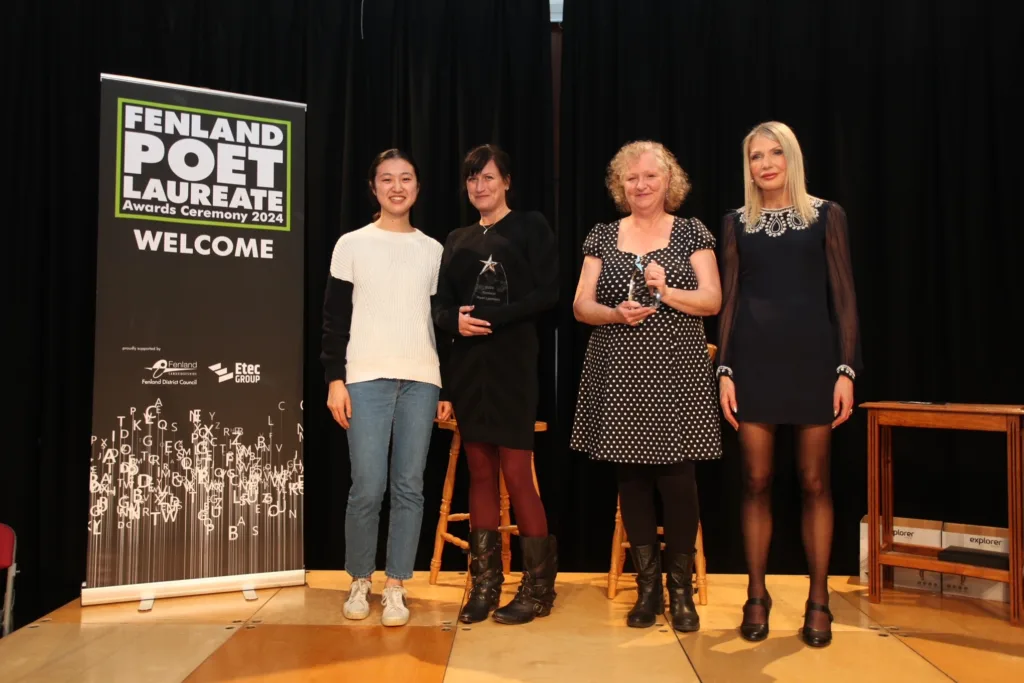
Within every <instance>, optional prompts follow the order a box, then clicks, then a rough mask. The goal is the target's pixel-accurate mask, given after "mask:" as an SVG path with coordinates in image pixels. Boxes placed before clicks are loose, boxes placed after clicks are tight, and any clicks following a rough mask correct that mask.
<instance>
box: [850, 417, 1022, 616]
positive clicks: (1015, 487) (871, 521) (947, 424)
mask: <svg viewBox="0 0 1024 683" xmlns="http://www.w3.org/2000/svg"><path fill="white" fill-rule="evenodd" d="M861 407H862V408H864V409H866V410H867V412H868V585H869V588H868V596H869V599H870V601H871V602H880V601H881V599H882V588H883V587H885V588H891V587H892V579H893V567H907V568H910V569H918V570H924V571H932V572H944V573H946V574H959V575H961V576H973V577H977V578H982V579H989V580H991V581H1001V582H1002V583H1008V584H1010V623H1011V624H1013V625H1014V626H1017V625H1019V624H1020V621H1021V612H1022V609H1024V576H1022V575H1024V491H1022V489H1024V468H1022V465H1021V447H1022V444H1021V420H1022V419H1024V406H1013V405H972V404H962V403H961V404H957V403H950V404H928V403H913V402H898V401H886V402H875V403H864V404H861ZM893 427H919V428H926V429H958V430H966V431H983V432H1005V433H1006V469H1007V480H1008V482H1007V486H1008V489H1009V496H1008V500H1009V533H1010V539H1009V541H1010V569H1009V571H1007V570H1004V569H992V568H989V567H977V566H974V565H969V564H961V563H958V562H945V561H942V560H939V559H938V555H939V549H938V548H922V547H918V546H910V545H905V544H901V543H894V542H893V482H892V428H893Z"/></svg>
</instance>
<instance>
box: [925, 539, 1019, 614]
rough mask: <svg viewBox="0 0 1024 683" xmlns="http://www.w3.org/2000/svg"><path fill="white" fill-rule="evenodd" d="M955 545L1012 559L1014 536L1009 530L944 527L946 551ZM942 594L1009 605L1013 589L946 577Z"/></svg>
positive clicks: (943, 577)
mask: <svg viewBox="0 0 1024 683" xmlns="http://www.w3.org/2000/svg"><path fill="white" fill-rule="evenodd" d="M951 545H955V546H959V547H961V548H977V549H978V550H987V551H989V552H997V553H1000V554H1003V555H1009V554H1010V534H1009V532H1008V531H1007V530H1006V529H1000V528H997V527H987V526H971V525H968V524H943V525H942V547H943V548H948V547H949V546H951ZM942 594H943V595H960V596H963V597H967V598H975V599H977V600H992V601H995V602H1006V603H1009V602H1010V585H1009V584H1007V583H1001V582H999V581H990V580H988V579H977V578H974V577H971V576H960V575H959V574H943V575H942Z"/></svg>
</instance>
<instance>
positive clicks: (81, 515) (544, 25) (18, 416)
mask: <svg viewBox="0 0 1024 683" xmlns="http://www.w3.org/2000/svg"><path fill="white" fill-rule="evenodd" d="M7 13H10V15H9V17H5V19H7V18H9V19H10V20H9V21H5V22H4V24H5V29H9V30H5V31H4V35H5V37H6V38H7V39H6V40H4V41H3V42H4V45H5V49H8V50H9V51H10V54H11V55H12V60H11V61H5V62H4V63H5V64H10V65H13V68H11V69H10V70H9V76H10V77H11V78H13V79H14V83H13V84H12V85H11V86H9V88H10V90H9V92H10V93H11V94H12V97H11V98H7V100H5V102H7V104H6V106H5V107H4V109H5V110H6V111H5V116H6V115H7V114H8V113H13V117H12V121H13V122H14V123H13V124H12V126H11V127H6V128H5V132H6V133H7V138H8V141H9V143H10V144H13V146H14V155H13V157H12V159H13V161H9V163H8V164H5V167H9V168H10V169H11V170H13V171H14V173H12V174H11V175H12V179H11V183H10V184H7V183H5V188H7V189H8V191H9V193H10V194H9V195H8V199H9V200H11V201H9V206H10V207H11V208H13V209H14V211H15V213H14V215H13V217H12V220H11V222H10V223H8V231H7V234H8V235H9V236H10V238H11V239H13V245H14V247H15V248H14V249H13V250H12V251H10V252H9V253H8V259H7V266H6V268H5V271H6V273H5V275H6V276H8V277H10V284H9V285H8V287H7V288H6V291H7V292H8V297H7V303H6V305H5V314H6V315H5V319H6V320H8V321H10V322H9V327H8V328H7V329H8V330H9V331H10V332H9V334H8V335H6V336H7V337H8V338H9V339H12V340H13V342H14V344H13V346H14V350H13V352H12V355H11V356H9V359H10V360H11V362H9V363H8V368H9V370H8V371H9V372H10V373H11V374H12V375H13V377H12V378H11V379H12V380H13V381H12V383H11V384H10V385H9V386H10V387H11V390H10V391H9V394H8V395H9V399H10V404H11V409H10V410H8V411H5V413H6V414H5V424H4V433H5V434H7V435H9V436H10V437H11V438H10V440H9V441H8V443H7V447H6V448H5V449H4V451H3V455H2V456H0V457H2V458H3V471H4V482H3V483H4V486H3V489H2V492H0V520H2V521H3V522H4V523H7V524H10V525H11V526H12V527H14V528H15V530H16V532H17V533H18V535H19V553H18V554H19V560H20V561H19V565H20V569H21V574H20V575H19V576H18V579H17V595H18V601H17V606H16V610H15V612H16V623H17V625H18V626H20V625H23V624H25V623H27V622H28V621H30V620H32V619H35V618H38V617H39V616H41V615H42V614H45V613H46V612H48V611H50V610H52V609H54V608H56V607H58V606H59V605H61V604H63V603H65V602H67V601H68V600H71V599H74V598H75V597H76V596H77V595H78V592H79V590H80V586H81V582H82V581H83V579H84V577H85V549H86V538H87V537H86V521H87V513H88V481H89V471H88V462H89V450H88V449H89V435H90V416H91V406H90V404H91V396H92V382H93V378H92V354H93V315H94V310H95V281H96V264H95V256H96V214H97V184H98V181H97V166H98V162H97V153H98V130H99V114H98V104H99V97H98V95H99V74H100V73H101V72H108V73H114V74H122V75H128V76H135V77H139V78H148V79H153V80H160V81H167V82H172V83H180V84H185V85H193V86H199V87H207V88H214V89H218V90H226V91H230V92H238V93H243V94H249V95H257V96H261V97H271V98H279V99H286V100H293V101H300V102H306V103H307V104H308V111H307V131H308V132H307V152H306V157H307V173H306V176H307V193H306V202H305V210H306V225H307V251H306V254H307V280H306V285H307V290H306V291H307V297H306V334H307V345H306V351H307V353H306V361H305V369H306V370H305V377H306V392H305V407H306V409H305V453H306V457H305V467H306V471H305V482H306V486H307V487H308V488H307V491H306V500H307V501H308V502H307V507H306V510H305V519H306V528H305V534H306V541H305V547H306V566H307V567H308V568H313V569H317V568H321V569H340V568H342V567H343V566H344V549H345V539H344V510H345V501H346V496H347V491H348V487H349V483H350V478H349V472H348V451H347V444H346V441H345V437H344V432H343V431H342V430H341V428H340V427H338V426H337V425H336V424H334V423H333V421H331V419H330V416H329V413H328V412H327V410H326V407H325V406H324V403H325V401H326V387H325V386H324V381H323V371H322V369H321V367H320V363H319V352H320V334H319V329H320V321H321V306H322V300H323V290H324V284H325V282H326V274H327V270H328V265H329V262H330V255H331V250H332V249H333V247H334V242H335V241H336V240H337V239H338V237H339V236H340V235H341V234H342V233H343V232H347V231H349V230H352V229H355V228H359V227H362V226H363V225H365V224H366V223H367V222H369V220H370V217H371V213H372V210H371V204H370V200H369V197H368V194H367V184H366V178H367V171H368V167H369V164H370V161H371V160H372V158H373V157H374V156H375V155H376V154H377V153H379V152H380V151H382V150H384V149H387V148H389V147H391V146H402V147H405V148H407V149H409V150H411V152H412V154H413V155H414V157H415V158H416V159H417V161H418V164H419V166H420V172H421V182H422V188H421V194H420V199H419V202H418V204H417V206H416V207H415V210H414V214H413V220H414V223H415V225H416V226H417V227H419V228H420V229H422V230H423V231H424V232H426V233H427V234H429V235H431V236H432V237H435V238H437V239H438V240H440V241H442V242H443V241H444V238H445V236H446V235H447V233H448V231H450V230H452V229H454V228H457V227H460V226H462V225H465V224H467V223H469V222H471V221H472V220H475V213H473V212H472V211H471V207H470V205H469V203H468V201H466V199H465V196H464V195H463V194H462V193H461V180H460V175H459V171H460V168H459V166H460V162H461V159H462V157H463V156H464V155H465V153H466V152H467V151H468V150H469V149H470V148H471V147H473V146H475V145H477V144H481V143H485V142H495V143H498V144H500V145H502V146H503V147H504V148H505V149H506V150H507V151H508V152H509V154H510V155H511V157H512V160H513V166H514V168H513V173H514V177H513V182H512V185H513V190H514V196H513V197H512V206H513V208H522V209H531V210H540V211H542V212H543V213H544V214H545V215H546V216H547V217H548V220H549V221H550V222H551V223H552V226H553V225H554V221H555V188H554V143H553V128H554V116H553V113H552V87H551V79H552V67H551V50H550V40H551V37H550V35H551V34H550V32H551V29H550V21H549V16H550V15H549V7H548V3H547V2H546V0H500V1H495V2H484V3H480V2H474V1H472V0H447V1H445V0H429V1H424V0H387V1H381V0H377V1H374V2H361V1H360V0H344V1H342V0H307V1H301V0H300V1H298V2H295V1H292V0H260V1H259V2H253V1H251V0H223V1H222V2H218V3H204V2H199V1H197V0H167V1H165V2H145V3H138V2H127V1H121V0H119V1H111V2H106V3H100V4H94V3H86V2H80V1H74V0H66V1H63V2H59V3H46V4H43V5H39V4H34V3H33V4H30V3H28V2H19V3H16V5H15V9H13V10H10V9H9V10H6V11H5V14H7ZM5 120H6V118H5ZM5 170H6V169H5ZM4 177H5V179H6V178H7V175H6V174H5V176H4ZM14 198H17V200H16V201H14ZM299 210H301V208H300V209H299ZM15 226H17V227H15ZM140 286H144V283H140ZM158 303H159V302H154V304H155V305H158ZM197 305H202V302H197ZM248 332H251V333H253V334H259V330H252V331H248ZM544 340H545V342H544V351H543V354H544V356H543V357H544V358H545V364H546V366H545V367H544V368H543V370H542V376H543V377H544V384H543V386H544V387H545V390H544V395H545V400H546V405H545V408H544V409H545V410H547V411H549V412H553V410H554V407H553V403H552V402H551V399H550V397H551V396H553V390H552V386H553V380H554V371H553V367H552V366H553V364H554V359H555V353H554V335H553V330H551V329H548V330H546V332H545V336H544ZM15 387H16V389H14V388H15ZM8 421H9V422H8ZM449 443H450V433H448V432H444V433H440V432H439V433H438V434H437V437H436V438H435V440H434V442H433V445H432V454H431V459H430V465H429V466H428V472H427V477H426V497H427V503H426V514H425V516H424V520H423V541H422V542H421V544H420V549H419V554H418V556H417V563H416V566H417V569H427V568H428V565H429V560H430V555H431V552H432V549H433V543H432V538H433V533H434V529H435V526H436V524H437V515H438V509H439V507H440V498H441V486H442V483H443V480H444V473H445V468H446V465H447V451H448V446H449ZM541 448H547V449H548V450H550V448H551V447H550V446H549V445H548V444H547V443H544V444H541V445H540V446H538V449H539V450H540V449H541ZM467 480H468V477H467V474H466V469H465V464H464V463H463V464H462V468H461V471H460V479H459V487H458V489H457V491H456V499H455V500H456V507H457V509H465V501H466V486H467V483H468V481H467ZM385 506H386V503H385ZM387 519H388V518H387V512H386V508H385V512H384V513H383V515H382V522H381V539H382V543H381V544H380V553H379V562H380V567H381V568H383V566H384V565H383V561H384V549H385V544H384V543H383V541H384V540H385V539H386V535H387ZM465 526H466V525H465V524H462V525H461V527H460V526H454V527H453V531H456V532H458V533H460V534H465V531H466V530H465ZM464 562H465V557H464V556H463V555H462V553H461V552H460V551H458V550H457V549H455V548H454V547H451V546H449V550H448V553H446V555H445V568H446V569H455V568H464V567H465V564H464Z"/></svg>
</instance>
